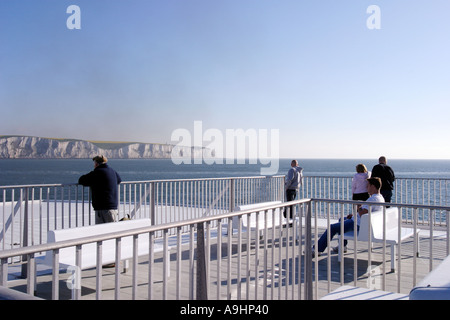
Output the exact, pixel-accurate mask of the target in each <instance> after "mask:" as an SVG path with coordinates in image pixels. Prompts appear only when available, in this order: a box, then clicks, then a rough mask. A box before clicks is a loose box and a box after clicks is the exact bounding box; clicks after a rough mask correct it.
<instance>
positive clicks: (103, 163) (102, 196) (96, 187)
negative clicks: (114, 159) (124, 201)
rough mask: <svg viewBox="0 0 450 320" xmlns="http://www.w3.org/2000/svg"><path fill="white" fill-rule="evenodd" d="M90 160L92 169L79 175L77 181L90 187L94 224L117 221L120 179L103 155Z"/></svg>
mask: <svg viewBox="0 0 450 320" xmlns="http://www.w3.org/2000/svg"><path fill="white" fill-rule="evenodd" d="M92 160H93V161H94V170H93V171H91V172H89V173H88V174H85V175H83V176H81V177H80V178H79V179H78V183H79V184H81V185H83V186H89V187H90V188H91V192H92V206H93V207H94V211H95V224H99V223H107V222H114V221H117V216H118V211H117V208H118V185H119V184H120V183H121V182H122V179H121V178H120V176H119V174H118V173H117V172H116V171H115V170H114V169H113V168H111V167H110V166H108V164H107V162H108V159H107V158H106V157H105V156H96V157H94V158H93V159H92Z"/></svg>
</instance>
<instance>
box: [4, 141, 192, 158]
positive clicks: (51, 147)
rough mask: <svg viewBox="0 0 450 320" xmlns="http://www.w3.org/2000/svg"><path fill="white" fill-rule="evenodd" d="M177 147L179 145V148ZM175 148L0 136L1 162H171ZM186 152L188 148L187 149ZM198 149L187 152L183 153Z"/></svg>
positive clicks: (144, 144) (166, 145)
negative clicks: (101, 158)
mask: <svg viewBox="0 0 450 320" xmlns="http://www.w3.org/2000/svg"><path fill="white" fill-rule="evenodd" d="M178 147H179V146H178ZM173 148H174V145H171V144H160V143H140V142H109V141H87V140H78V139H59V138H43V137H33V136H14V135H0V159H76V158H78V159H85V158H92V157H94V156H95V155H98V154H103V155H104V156H106V157H108V158H111V159H170V158H171V153H172V149H173ZM186 149H189V147H186ZM191 151H192V154H195V153H196V152H201V150H194V149H193V148H192V149H191V150H186V152H191Z"/></svg>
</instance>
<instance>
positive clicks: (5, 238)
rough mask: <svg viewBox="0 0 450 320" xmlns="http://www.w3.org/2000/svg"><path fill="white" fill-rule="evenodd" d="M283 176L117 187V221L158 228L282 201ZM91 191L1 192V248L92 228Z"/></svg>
mask: <svg viewBox="0 0 450 320" xmlns="http://www.w3.org/2000/svg"><path fill="white" fill-rule="evenodd" d="M283 185H284V177H283V176H274V177H261V176H260V177H236V178H215V179H214V178H213V179H180V180H153V181H137V182H136V181H129V182H123V183H121V184H120V185H119V198H120V199H119V203H120V204H119V208H118V209H119V218H122V217H124V216H126V215H130V216H131V218H133V219H136V218H150V219H151V220H152V223H153V224H155V225H157V224H161V223H169V222H174V221H182V220H186V219H192V218H197V217H202V216H208V215H216V214H220V213H224V212H229V211H232V210H233V208H234V207H235V206H238V205H242V204H248V203H255V202H263V201H275V200H278V201H283V198H284V187H283ZM93 212H94V211H93V208H92V206H91V195H90V190H89V188H86V187H83V186H81V185H78V184H51V185H22V186H3V187H0V249H1V250H6V249H12V248H17V247H23V246H29V245H36V244H42V243H45V242H46V239H47V233H48V231H49V230H57V229H65V228H74V227H80V226H87V225H92V224H94V221H95V219H94V216H93Z"/></svg>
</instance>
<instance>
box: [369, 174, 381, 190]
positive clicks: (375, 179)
mask: <svg viewBox="0 0 450 320" xmlns="http://www.w3.org/2000/svg"><path fill="white" fill-rule="evenodd" d="M367 181H368V182H369V184H371V185H373V186H374V187H375V188H377V189H378V190H380V189H381V179H380V178H378V177H373V178H369V179H367Z"/></svg>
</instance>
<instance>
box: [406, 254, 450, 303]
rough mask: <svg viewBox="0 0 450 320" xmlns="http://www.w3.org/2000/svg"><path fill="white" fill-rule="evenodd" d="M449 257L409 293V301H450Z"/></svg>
mask: <svg viewBox="0 0 450 320" xmlns="http://www.w3.org/2000/svg"><path fill="white" fill-rule="evenodd" d="M449 270H450V256H448V257H447V258H445V259H444V261H442V262H441V264H440V265H439V266H438V267H437V268H436V269H434V270H432V271H431V272H430V273H429V274H428V275H427V276H426V277H425V278H423V280H422V281H420V282H419V284H418V285H417V286H415V287H414V288H413V289H412V290H411V292H410V293H409V299H410V300H450V272H449Z"/></svg>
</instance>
